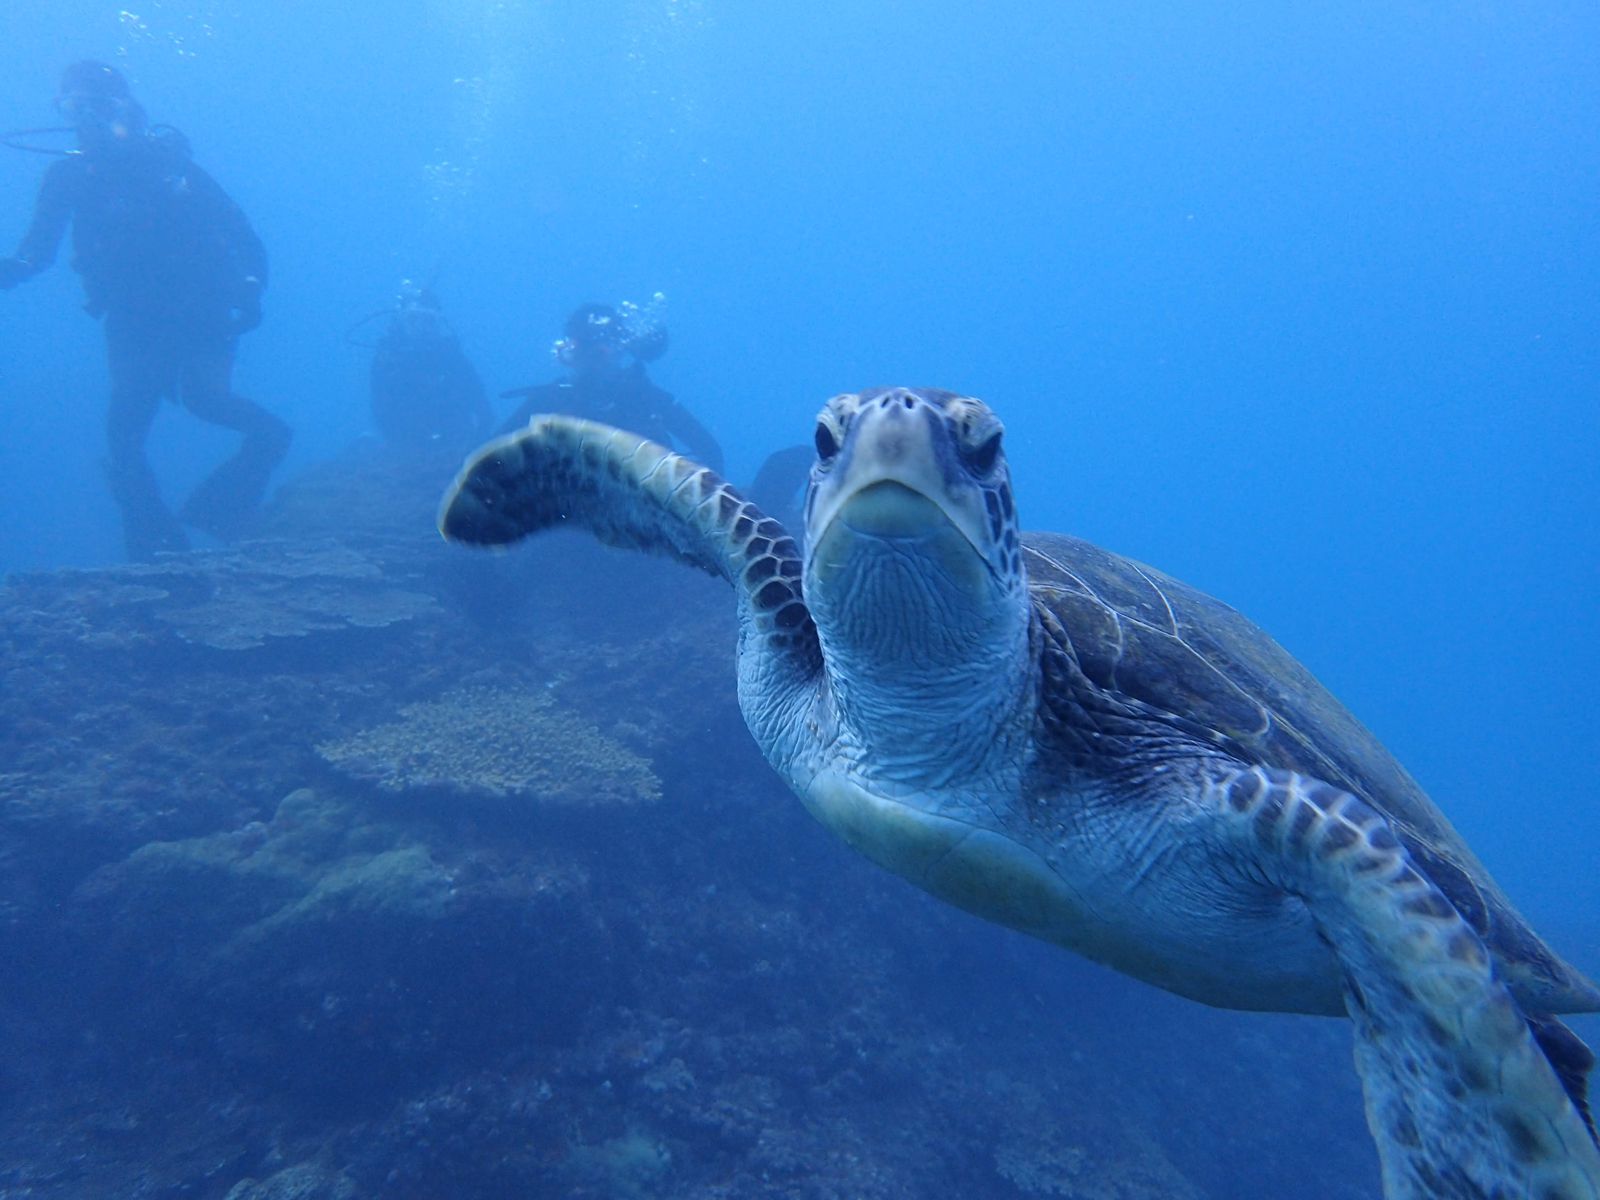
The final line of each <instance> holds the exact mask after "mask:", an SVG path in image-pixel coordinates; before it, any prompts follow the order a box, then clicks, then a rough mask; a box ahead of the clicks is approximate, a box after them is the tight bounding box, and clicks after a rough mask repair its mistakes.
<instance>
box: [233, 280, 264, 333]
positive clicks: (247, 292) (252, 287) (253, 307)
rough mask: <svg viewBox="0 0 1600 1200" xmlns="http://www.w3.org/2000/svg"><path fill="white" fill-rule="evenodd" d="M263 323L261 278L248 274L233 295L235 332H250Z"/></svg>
mask: <svg viewBox="0 0 1600 1200" xmlns="http://www.w3.org/2000/svg"><path fill="white" fill-rule="evenodd" d="M259 324H261V280H259V279H257V278H256V277H255V276H254V275H247V276H245V277H244V278H243V279H241V280H240V281H239V286H238V288H237V290H236V291H235V293H234V297H233V332H234V333H235V334H236V335H237V334H241V333H249V332H250V331H251V330H252V329H254V328H255V327H256V326H257V325H259Z"/></svg>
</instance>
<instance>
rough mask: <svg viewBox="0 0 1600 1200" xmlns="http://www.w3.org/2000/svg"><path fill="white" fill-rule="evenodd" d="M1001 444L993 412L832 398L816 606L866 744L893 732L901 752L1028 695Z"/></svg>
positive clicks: (831, 664)
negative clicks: (957, 715)
mask: <svg viewBox="0 0 1600 1200" xmlns="http://www.w3.org/2000/svg"><path fill="white" fill-rule="evenodd" d="M1002 434H1003V427H1002V426H1001V424H1000V420H999V418H997V417H996V416H995V415H994V413H992V412H991V411H990V410H989V407H988V406H987V405H986V404H984V403H983V402H982V401H980V400H975V399H972V398H971V397H968V396H959V395H956V394H954V393H951V392H942V391H934V390H923V389H912V388H883V389H878V390H874V391H867V392H861V393H859V394H849V395H843V396H835V397H834V398H833V399H832V400H829V401H828V403H827V405H826V406H825V407H824V408H823V410H822V412H821V414H820V415H819V416H818V418H817V429H816V443H817V461H816V464H815V465H814V466H813V467H812V472H811V485H810V489H809V491H808V492H807V495H806V522H805V523H806V535H807V536H806V544H805V555H804V575H803V586H804V593H805V600H806V604H807V606H808V607H809V609H810V611H811V615H812V618H813V619H814V620H815V621H816V624H817V631H818V637H819V640H820V642H821V644H822V650H823V658H824V661H825V663H826V665H827V669H828V672H829V676H830V682H831V683H832V684H833V687H834V692H835V698H836V700H839V701H840V702H841V712H842V713H843V715H844V716H845V717H846V719H847V720H848V719H850V718H851V711H850V710H851V709H853V708H854V709H856V710H857V712H856V714H855V715H856V716H857V717H858V718H859V722H860V724H861V726H862V729H861V731H862V732H863V734H864V735H865V734H866V733H867V729H866V727H867V726H870V725H873V724H874V723H878V722H881V723H882V724H884V725H886V726H888V725H893V726H895V729H893V730H890V729H888V728H885V730H884V736H885V738H887V739H891V740H894V741H895V742H897V743H901V742H902V741H903V739H902V738H901V734H902V733H904V732H905V728H904V727H905V725H906V723H907V722H915V721H917V720H919V719H922V718H923V717H926V719H927V720H928V721H929V722H930V724H932V725H937V724H938V723H939V722H941V721H948V720H949V719H950V716H951V713H952V712H953V711H954V712H961V711H970V710H971V708H972V706H973V705H974V704H982V703H983V702H984V701H983V696H982V693H986V692H989V691H995V692H996V693H997V695H996V697H995V699H996V701H998V700H999V699H1000V694H1003V693H1004V692H1005V691H1006V689H1008V688H1009V689H1011V691H1010V695H1011V697H1015V695H1016V694H1017V690H1018V689H1017V671H1018V670H1020V669H1021V668H1022V666H1023V660H1024V659H1025V657H1026V644H1027V627H1028V605H1027V587H1026V581H1025V579H1024V576H1023V568H1022V554H1021V542H1020V539H1019V535H1018V529H1017V513H1016V505H1015V503H1014V502H1013V499H1012V492H1011V477H1010V472H1009V470H1008V468H1007V466H1006V458H1005V453H1004V451H1003V449H1002V448H1001V439H1002ZM975 689H982V692H979V691H976V690H975ZM856 700H859V701H860V704H856V703H855V701H856ZM1009 708H1010V705H1009V704H1008V705H1007V710H1008V711H1009ZM873 714H881V716H876V717H875V716H874V715H873ZM992 733H993V731H992V730H991V731H989V734H990V735H991V736H992ZM975 736H980V735H977V734H975ZM873 740H874V741H876V739H873ZM880 750H881V747H879V749H875V751H874V756H875V757H876V756H877V755H878V753H879V752H880Z"/></svg>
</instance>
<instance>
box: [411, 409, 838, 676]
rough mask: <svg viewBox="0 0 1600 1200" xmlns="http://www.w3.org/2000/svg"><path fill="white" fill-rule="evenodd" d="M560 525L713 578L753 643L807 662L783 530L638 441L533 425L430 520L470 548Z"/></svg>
mask: <svg viewBox="0 0 1600 1200" xmlns="http://www.w3.org/2000/svg"><path fill="white" fill-rule="evenodd" d="M564 525H565V526H571V527H576V528H580V529H586V530H588V531H589V532H590V533H592V534H593V535H594V536H595V537H596V538H598V539H599V540H600V541H602V542H605V543H607V544H608V545H612V546H624V547H628V548H631V549H635V550H644V551H647V552H649V553H652V554H662V555H666V556H667V557H669V558H675V559H677V560H678V561H679V562H683V563H687V564H688V565H690V566H693V567H698V568H699V569H700V570H702V571H707V572H710V573H711V574H713V575H720V576H722V577H723V578H724V579H726V580H727V581H728V582H729V583H731V584H733V586H734V589H735V590H736V591H737V592H738V594H739V602H740V603H741V604H747V605H749V609H750V614H751V618H752V622H753V626H754V631H755V632H756V633H757V634H758V635H760V636H764V637H767V638H770V639H772V640H774V641H775V642H778V643H781V644H783V645H784V647H785V649H787V650H788V651H789V652H790V653H799V654H802V655H804V656H807V657H809V658H812V659H814V658H815V657H816V649H815V647H816V628H815V626H813V625H812V622H811V615H810V613H809V612H807V611H806V606H805V602H804V601H803V600H802V599H801V598H800V573H801V564H800V551H799V548H798V547H797V546H796V545H795V542H794V539H793V538H792V537H790V536H789V534H788V531H786V530H785V529H784V528H783V526H782V525H780V524H779V523H778V522H777V521H775V520H773V519H772V518H771V517H769V516H767V515H766V514H765V513H763V512H762V511H761V510H760V509H759V508H757V507H756V506H755V505H754V504H752V503H751V502H750V501H748V500H746V499H745V498H744V497H743V496H741V495H740V494H739V493H738V491H736V490H735V489H734V488H733V486H732V485H731V484H729V483H728V482H727V481H726V480H725V479H723V478H722V477H721V476H719V475H717V474H716V473H715V472H714V471H712V470H710V469H709V468H707V467H702V466H700V465H699V464H698V463H695V462H692V461H691V460H689V459H687V458H685V457H683V455H681V454H675V453H673V452H672V451H671V450H668V449H667V448H666V447H665V446H662V445H659V444H657V443H656V442H652V441H650V440H648V439H646V438H641V437H639V436H638V435H637V434H632V433H627V432H625V431H624V430H621V429H614V428H612V427H611V426H609V425H602V424H600V423H599V422H597V421H585V420H582V419H580V418H578V417H567V416H560V415H539V416H535V417H534V418H533V419H532V420H530V421H529V422H528V425H527V427H526V428H525V429H522V430H519V431H518V432H517V433H514V434H510V435H508V436H506V437H502V438H498V439H496V440H495V441H493V442H490V443H489V444H488V445H486V446H484V447H483V448H482V449H480V450H479V451H478V452H477V453H476V454H474V455H473V456H472V458H470V459H469V460H468V461H467V464H466V466H464V467H463V468H462V469H461V473H460V474H459V475H458V476H457V477H456V480H455V483H454V484H453V485H452V486H451V488H450V490H449V491H448V492H447V493H446V495H445V500H444V505H443V507H442V508H441V509H440V512H439V532H440V533H442V534H443V535H444V536H445V537H446V538H448V539H450V540H451V541H458V542H466V543H469V544H472V545H479V546H504V545H509V544H511V543H513V542H517V541H520V540H522V539H523V538H525V537H528V536H530V535H531V534H535V533H538V532H540V531H542V530H546V529H554V528H560V527H562V526H564Z"/></svg>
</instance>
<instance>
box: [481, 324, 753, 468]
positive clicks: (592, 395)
mask: <svg viewBox="0 0 1600 1200" xmlns="http://www.w3.org/2000/svg"><path fill="white" fill-rule="evenodd" d="M565 333H566V336H565V337H564V338H562V339H561V340H560V341H559V342H557V343H556V347H555V348H556V358H557V360H558V361H559V362H561V363H562V365H564V366H566V367H568V368H569V369H570V370H571V372H572V377H571V378H570V379H568V380H563V381H560V382H556V383H543V384H538V385H536V386H534V387H528V388H518V389H517V390H516V391H512V392H505V393H502V394H503V395H505V396H515V397H517V398H519V399H521V401H522V403H521V404H519V405H518V406H517V409H516V411H515V412H514V413H512V414H511V416H510V417H509V418H508V419H507V420H506V422H505V423H504V424H503V425H502V426H501V427H500V432H501V433H514V432H515V431H516V430H518V429H520V428H521V427H522V426H524V425H526V424H527V423H528V418H529V417H531V416H533V414H535V413H544V412H550V413H570V414H571V415H573V416H576V417H586V418H588V419H589V420H591V421H603V422H605V423H606V424H607V425H616V426H618V427H619V428H622V429H626V430H629V431H630V432H632V433H638V434H642V435H643V436H645V437H647V438H650V439H652V440H653V441H657V442H660V443H661V444H662V445H664V446H671V447H672V448H673V449H675V450H681V451H682V452H683V453H685V454H687V455H689V456H690V457H691V458H693V459H695V460H696V461H697V462H700V463H702V464H704V465H705V466H708V467H710V468H711V469H712V470H713V471H716V472H717V473H718V474H721V473H722V447H721V446H719V445H718V444H717V439H716V438H714V437H712V436H711V432H710V431H709V430H708V429H706V427H705V426H704V425H702V424H700V422H699V421H698V420H696V419H695V416H694V414H693V413H691V412H690V411H689V410H688V409H686V408H684V407H683V405H681V404H679V403H678V402H677V400H675V399H674V398H673V396H672V393H671V392H667V391H664V390H662V389H661V388H659V387H657V386H656V385H655V384H654V383H652V382H651V381H650V376H649V375H648V374H646V372H645V363H647V362H654V361H655V360H656V359H658V358H660V357H661V356H662V355H663V354H665V353H666V351H667V331H666V327H665V326H663V325H661V324H660V323H658V322H643V323H631V322H629V321H628V320H626V319H625V315H624V314H623V313H622V312H620V311H619V310H618V309H616V308H613V307H612V306H611V305H609V304H585V305H583V306H582V307H581V308H578V309H576V310H575V311H574V312H573V313H572V315H571V316H569V317H568V318H567V323H566V329H565Z"/></svg>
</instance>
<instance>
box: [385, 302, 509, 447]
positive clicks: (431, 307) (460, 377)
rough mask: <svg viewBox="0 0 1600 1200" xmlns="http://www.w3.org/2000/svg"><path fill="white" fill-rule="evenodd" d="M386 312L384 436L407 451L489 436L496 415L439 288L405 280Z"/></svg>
mask: <svg viewBox="0 0 1600 1200" xmlns="http://www.w3.org/2000/svg"><path fill="white" fill-rule="evenodd" d="M387 311H388V312H389V313H390V320H389V324H388V325H387V326H386V327H385V328H384V331H383V333H382V334H381V335H380V336H379V338H378V340H377V343H376V344H375V345H374V346H373V354H372V370H371V375H370V381H371V398H372V420H373V423H374V424H375V425H376V426H377V429H378V432H379V433H380V434H381V435H382V436H383V440H384V441H385V442H387V443H388V444H389V445H391V446H393V447H395V448H397V449H407V450H417V449H424V448H427V447H431V446H446V447H448V448H450V449H452V450H460V449H463V448H465V447H466V446H468V445H470V444H472V443H474V442H478V441H482V440H483V439H484V438H485V437H487V436H488V434H489V428H490V426H491V425H492V424H493V423H494V413H493V412H492V411H491V410H490V408H489V401H488V398H487V397H486V396H485V394H484V390H483V380H482V379H480V378H479V376H478V372H477V370H476V369H475V368H474V367H473V365H472V363H470V362H469V361H468V360H467V356H466V353H465V352H464V351H463V350H462V349H461V341H460V339H459V338H457V337H456V334H455V331H454V330H453V329H451V328H450V323H449V322H448V321H446V320H445V316H444V310H443V309H442V308H441V307H440V304H439V299H438V297H437V296H436V295H434V293H433V290H432V289H431V288H427V287H418V286H417V285H416V284H414V283H412V282H411V281H410V280H405V281H404V282H402V283H401V285H400V297H399V301H398V304H397V305H396V307H395V308H394V309H392V310H387ZM375 315H382V314H375Z"/></svg>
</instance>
